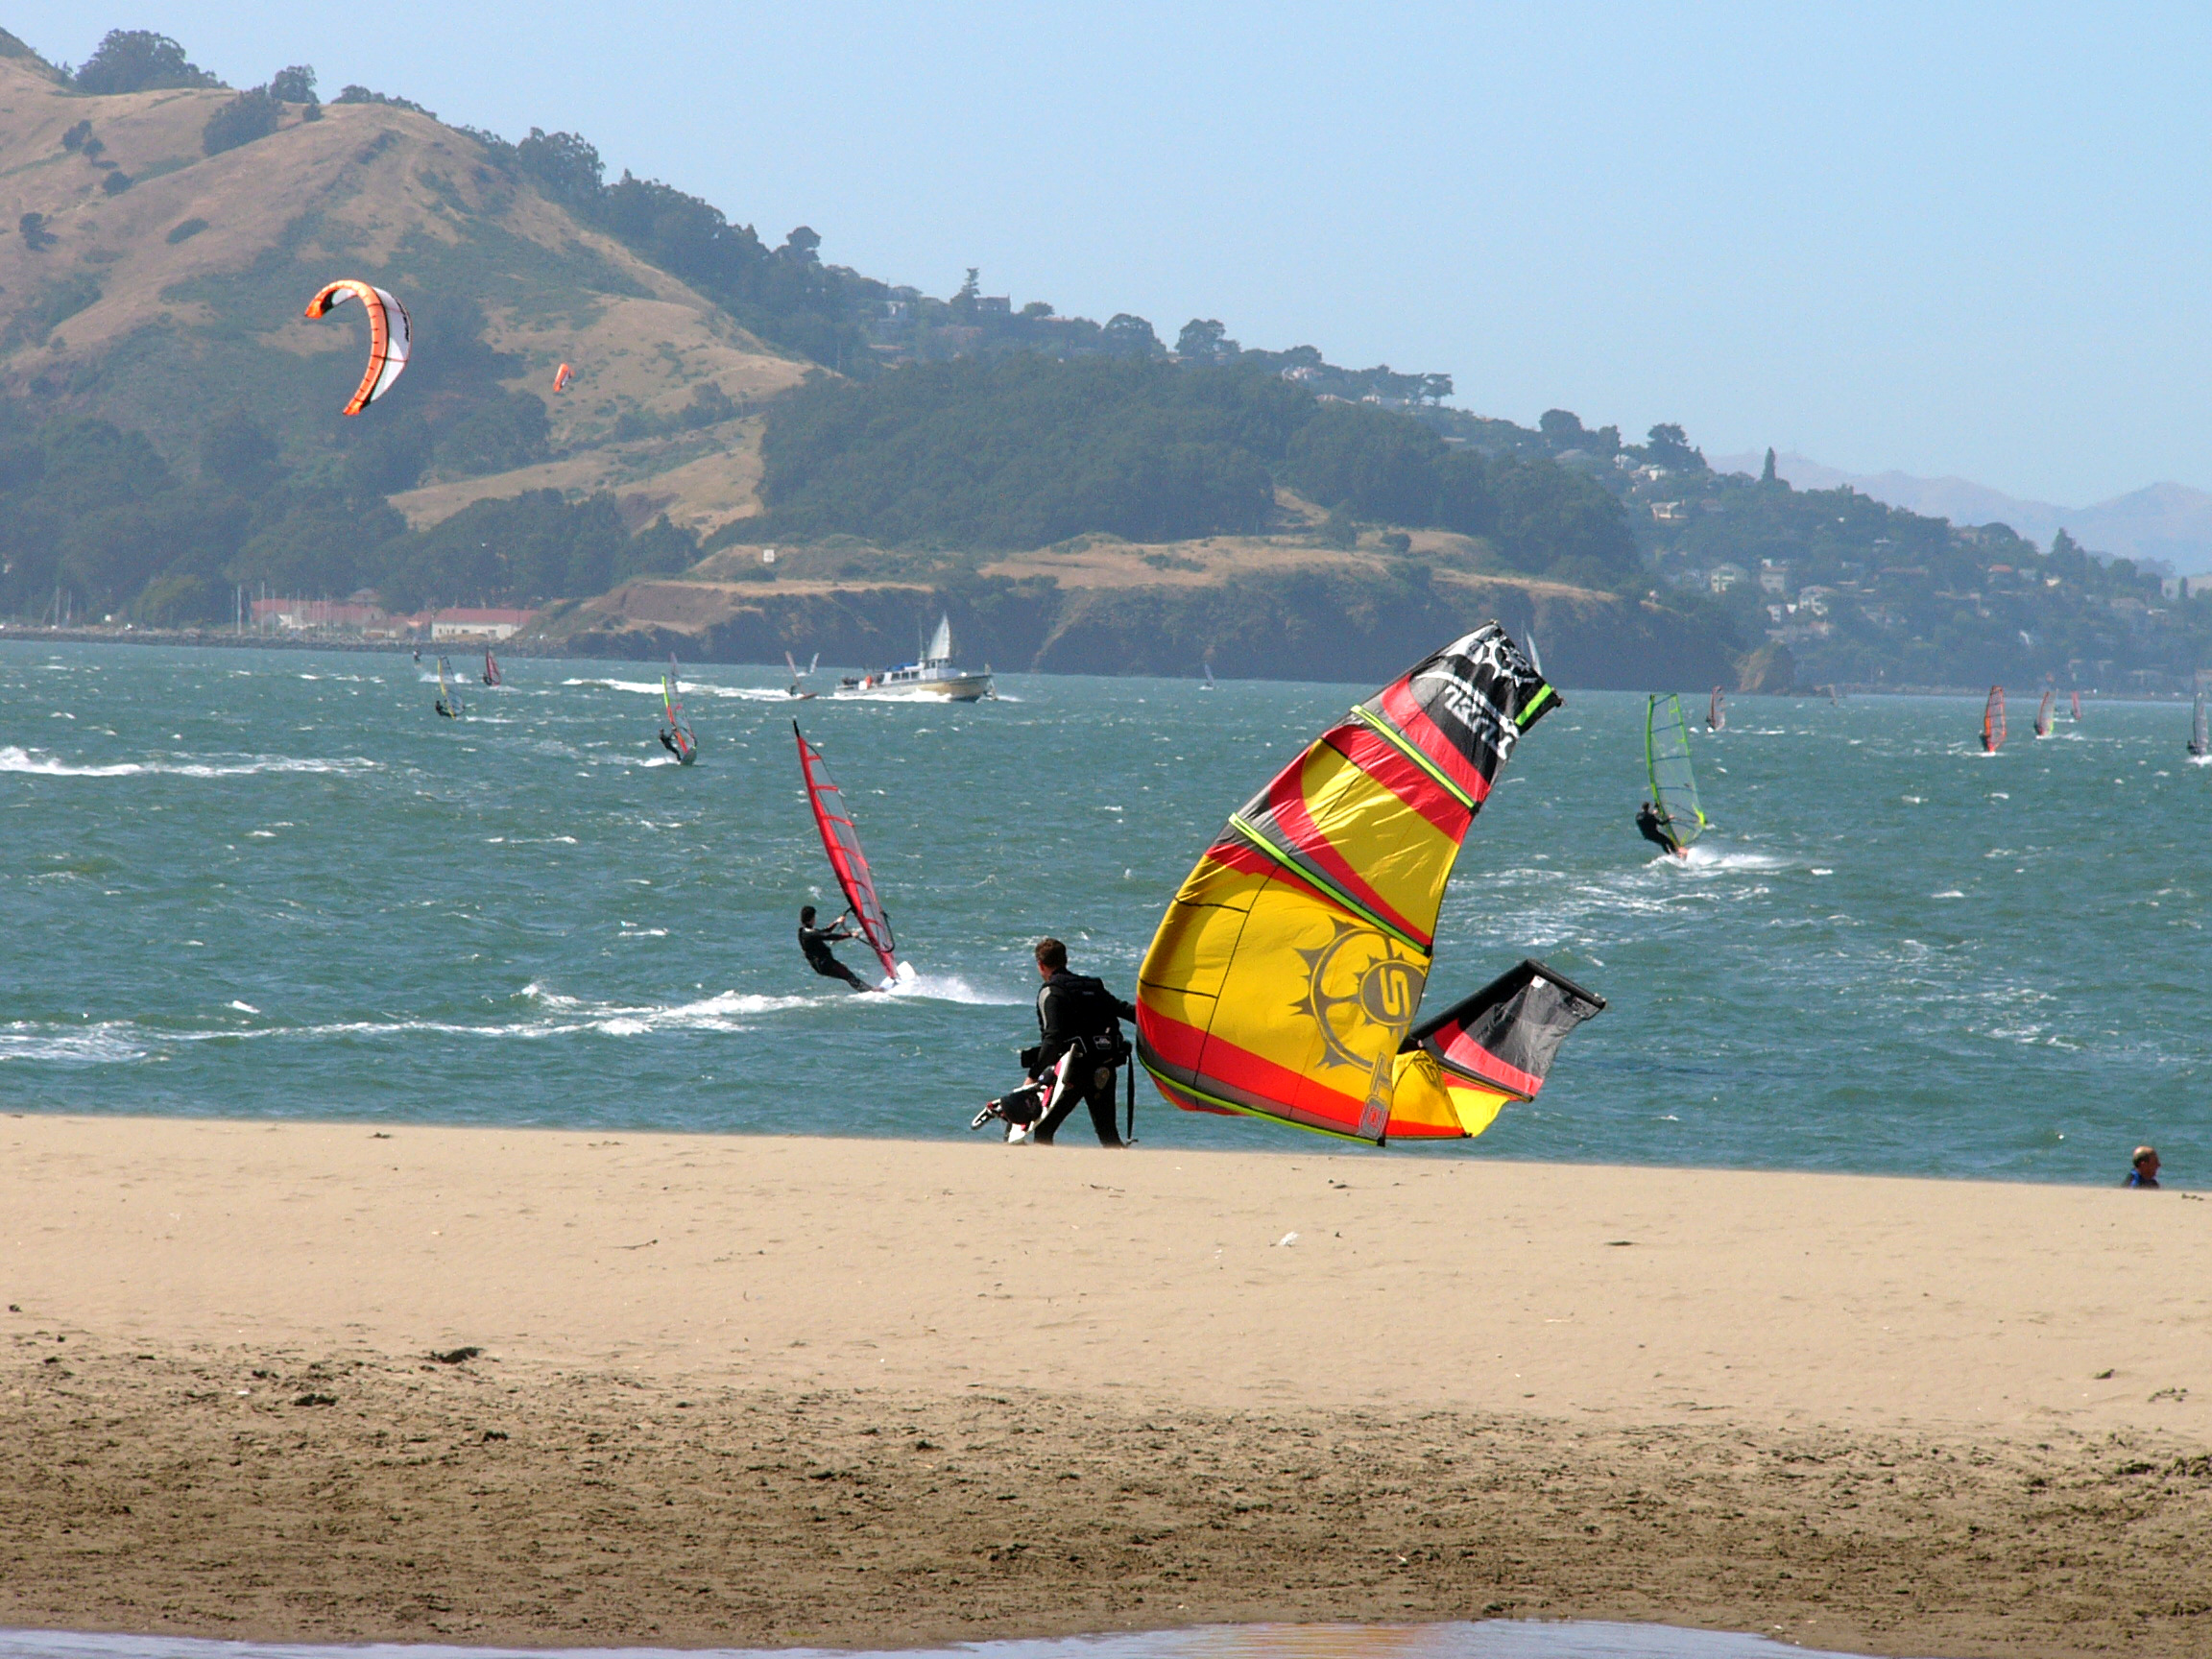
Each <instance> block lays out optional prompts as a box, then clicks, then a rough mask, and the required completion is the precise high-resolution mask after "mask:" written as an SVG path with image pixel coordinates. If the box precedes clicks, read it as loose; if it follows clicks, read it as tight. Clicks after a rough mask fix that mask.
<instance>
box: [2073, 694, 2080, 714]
mask: <svg viewBox="0 0 2212 1659" xmlns="http://www.w3.org/2000/svg"><path fill="white" fill-rule="evenodd" d="M2074 718H2075V719H2077V720H2079V719H2080V718H2081V693H2080V692H2079V691H2077V692H2075V693H2074Z"/></svg>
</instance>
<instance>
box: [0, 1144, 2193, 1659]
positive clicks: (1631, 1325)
mask: <svg viewBox="0 0 2212 1659" xmlns="http://www.w3.org/2000/svg"><path fill="white" fill-rule="evenodd" d="M1255 1133H1256V1134H1261V1133H1265V1132H1264V1131H1257V1130H1256V1131H1255ZM1292 1235H1295V1238H1291V1236H1292ZM2208 1289H2212V1204H2207V1203H2205V1202H2204V1201H2202V1200H2201V1199H2199V1198H2197V1197H2196V1196H2194V1195H2191V1194H2185V1193H2181V1192H2176V1191H2167V1192H2161V1193H2135V1192H2126V1191H2121V1190H2116V1189H2115V1190H2080V1189H2070V1188H2047V1187H2027V1186H2001V1185H1986V1184H1973V1183H1961V1182H1916V1181H1897V1180H1876V1179H1866V1178H1859V1177H1830V1176H1803V1175H1752V1174H1737V1173H1724V1172H1714V1171H1686V1170H1655V1169H1613V1168H1567V1167H1559V1166H1537V1165H1524V1164H1496V1163H1483V1162H1480V1161H1476V1160H1467V1159H1440V1158H1435V1157H1433V1156H1431V1157H1423V1156H1422V1155H1420V1154H1418V1153H1407V1154H1405V1155H1396V1154H1374V1153H1365V1152H1348V1153H1342V1154H1333V1153H1331V1152H1330V1151H1328V1150H1327V1149H1326V1148H1323V1147H1320V1146H1316V1147H1315V1149H1314V1150H1312V1151H1311V1152H1310V1153H1309V1152H1304V1151H1290V1152H1284V1151H1275V1152H1269V1153H1249V1154H1247V1153H1202V1152H1188V1151H1175V1150H1171V1149H1168V1148H1166V1147H1165V1146H1161V1145H1151V1146H1146V1147H1142V1148H1140V1149H1138V1150H1136V1151H1133V1152H1129V1153H1123V1154H1112V1153H1107V1152H1103V1151H1100V1150H1096V1149H1082V1148H1074V1147H1062V1148H1052V1149H1043V1148H1040V1149H1027V1148H1018V1149H1009V1148H1004V1147H1001V1146H998V1145H996V1144H991V1143H987V1142H984V1141H983V1140H982V1138H981V1137H978V1139H977V1141H976V1142H975V1143H974V1144H959V1143H950V1144H949V1143H943V1142H931V1143H907V1142H878V1141H870V1142H852V1141H830V1140H801V1139H735V1138H723V1137H705V1136H701V1137H683V1136H665V1135H632V1134H613V1135H589V1134H578V1133H570V1132H565V1131H503V1130H465V1129H423V1128H411V1127H397V1128H395V1129H393V1130H392V1131H390V1133H389V1135H388V1136H387V1135H385V1134H383V1133H379V1132H376V1131H374V1130H373V1128H372V1127H371V1126H369V1125H363V1124H335V1125H330V1124H282V1125H276V1124H269V1123H233V1122H208V1121H179V1120H160V1121H142V1120H120V1119H79V1118H52V1117H36V1116H30V1117H16V1118H5V1119H0V1296H4V1298H5V1301H6V1303H7V1304H10V1305H12V1306H10V1307H9V1308H8V1310H7V1311H6V1312H5V1313H0V1336H4V1337H5V1344H4V1346H0V1353H4V1354H5V1356H6V1358H5V1359H4V1360H0V1364H4V1365H5V1372H4V1374H0V1424H4V1425H5V1427H6V1433H5V1435H4V1436H0V1624H12V1625H67V1626H78V1627H85V1628H118V1629H144V1630H166V1631H180V1632H188V1633H200V1634H211V1635H212V1634H232V1635H252V1636H265V1637H291V1638H301V1639H325V1640H334V1639H366V1638H383V1639H400V1640H407V1639H413V1640H430V1639H437V1640H455V1641H467V1642H504V1643H532V1644H566V1645H576V1644H582V1643H601V1644H614V1643H625V1642H643V1641H650V1642H655V1643H661V1644H723V1645H733V1644H778V1643H796V1642H817V1643H836V1644H869V1645H878V1644H883V1645H888V1644H899V1643H908V1642H916V1641H923V1640H936V1639H943V1638H949V1637H966V1638H974V1637H982V1636H991V1635H1013V1634H1043V1633H1049V1632H1057V1631H1072V1630H1087V1629H1116V1628H1125V1627H1129V1626H1133V1625H1134V1626H1155V1625H1163V1624H1183V1623H1205V1622H1212V1621H1218V1620H1246V1619H1394V1620H1402V1619H1407V1618H1417V1619H1429V1618H1465V1617H1481V1616H1483V1615H1484V1614H1491V1615H1493V1616H1496V1615H1511V1616H1533V1617H1549V1618H1558V1617H1598V1618H1629V1619H1658V1620H1666V1621H1668V1622H1671V1623H1695V1624H1710V1625H1716V1626H1725V1627H1733V1628H1746V1629H1763V1630H1771V1631H1777V1632H1778V1633H1780V1634H1783V1635H1785V1636H1787V1637H1788V1638H1790V1639H1791V1640H1795V1641H1801V1642H1805V1643H1807V1644H1809V1645H1813V1646H1831V1647H1847V1648H1858V1649H1863V1650H1867V1651H1880V1652H1913V1653H1922V1654H1931V1655H1948V1654H1960V1655H1996V1654H2007V1655H2009V1654H2075V1653H2090V1652H2105V1651H2115V1650H2119V1651H2127V1652H2134V1653H2145V1654H2169V1653H2170V1654H2204V1653H2208V1652H2212V1567H2208V1566H2207V1565H2206V1556H2207V1546H2208V1545H2212V1456H2208V1455H2207V1452H2208V1449H2212V1310H2208V1308H2207V1293H2208ZM460 1348H474V1349H479V1350H481V1352H480V1353H479V1354H477V1355H476V1356H474V1357H473V1358H464V1359H460V1360H458V1361H456V1362H451V1363H447V1362H443V1361H440V1360H436V1359H433V1358H430V1356H431V1354H432V1353H433V1351H437V1352H441V1353H447V1354H449V1353H451V1352H452V1351H453V1350H455V1349H460Z"/></svg>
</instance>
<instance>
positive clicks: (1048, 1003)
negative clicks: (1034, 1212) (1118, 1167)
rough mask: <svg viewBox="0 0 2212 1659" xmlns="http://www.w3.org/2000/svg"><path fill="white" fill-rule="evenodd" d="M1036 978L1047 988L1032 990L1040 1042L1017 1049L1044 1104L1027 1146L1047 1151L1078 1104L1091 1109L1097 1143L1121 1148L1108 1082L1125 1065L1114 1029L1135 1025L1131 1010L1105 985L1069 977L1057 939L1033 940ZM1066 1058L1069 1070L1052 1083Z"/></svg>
mask: <svg viewBox="0 0 2212 1659" xmlns="http://www.w3.org/2000/svg"><path fill="white" fill-rule="evenodd" d="M1037 973H1038V975H1039V977H1041V978H1042V979H1043V980H1044V981H1045V983H1044V984H1042V985H1040V986H1039V987H1038V988H1037V1032H1038V1038H1039V1041H1038V1044H1037V1046H1036V1047H1034V1048H1027V1049H1024V1050H1022V1064H1023V1065H1024V1066H1025V1067H1026V1068H1027V1069H1028V1071H1029V1080H1030V1081H1031V1082H1032V1083H1046V1107H1045V1116H1044V1117H1043V1118H1040V1119H1038V1123H1037V1127H1036V1128H1035V1129H1033V1130H1031V1131H1030V1134H1029V1141H1030V1144H1032V1145H1036V1146H1049V1145H1051V1144H1052V1137H1053V1135H1054V1134H1055V1133H1057V1132H1058V1130H1059V1128H1060V1125H1061V1124H1063V1123H1065V1122H1066V1121H1067V1120H1068V1118H1069V1115H1070V1113H1072V1112H1073V1111H1074V1110H1075V1104H1076V1102H1077V1101H1082V1102H1083V1103H1084V1104H1086V1105H1088V1106H1089V1107H1090V1108H1091V1127H1092V1128H1094V1129H1095V1130H1096V1131H1097V1132H1098V1144H1099V1145H1101V1146H1119V1145H1121V1144H1122V1143H1123V1142H1122V1140H1121V1137H1120V1135H1119V1133H1118V1131H1117V1130H1116V1129H1115V1127H1114V1079H1115V1077H1116V1075H1117V1074H1118V1072H1119V1070H1120V1069H1121V1068H1122V1067H1123V1066H1126V1065H1127V1064H1128V1063H1129V1060H1130V1052H1129V1040H1128V1039H1127V1038H1125V1037H1123V1036H1122V1035H1121V1024H1120V1022H1122V1021H1123V1020H1134V1019H1136V1018H1137V1010H1136V1009H1135V1007H1133V1006H1132V1005H1131V1004H1129V1003H1127V1002H1124V1001H1122V1000H1121V998H1118V997H1117V996H1115V995H1114V993H1113V992H1111V991H1109V990H1107V989H1106V986H1105V984H1104V982H1103V981H1101V980H1097V979H1092V978H1087V977H1085V976H1084V975H1083V974H1070V973H1069V972H1068V947H1067V946H1065V945H1063V944H1062V943H1061V942H1060V941H1059V940H1057V939H1040V940H1038V941H1037ZM1064 1056H1065V1057H1067V1058H1068V1065H1067V1067H1066V1068H1065V1069H1060V1070H1059V1075H1058V1077H1057V1079H1054V1078H1053V1074H1054V1071H1055V1070H1056V1069H1059V1068H1060V1062H1061V1059H1062V1058H1063V1057H1064ZM1048 1079H1053V1081H1051V1082H1047V1080H1048Z"/></svg>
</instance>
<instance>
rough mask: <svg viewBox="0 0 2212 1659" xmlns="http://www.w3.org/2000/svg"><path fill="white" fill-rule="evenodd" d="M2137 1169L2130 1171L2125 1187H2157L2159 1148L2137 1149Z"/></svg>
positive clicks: (2139, 1147)
mask: <svg viewBox="0 0 2212 1659" xmlns="http://www.w3.org/2000/svg"><path fill="white" fill-rule="evenodd" d="M2134 1162H2135V1167H2134V1168H2132V1169H2130V1170H2128V1179H2127V1181H2126V1183H2125V1185H2127V1186H2129V1187H2155V1186H2157V1185H2158V1148H2157V1147H2155V1146H2138V1147H2136V1148H2135V1160H2134Z"/></svg>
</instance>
